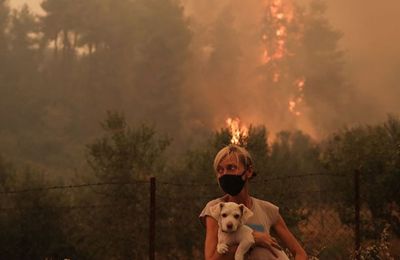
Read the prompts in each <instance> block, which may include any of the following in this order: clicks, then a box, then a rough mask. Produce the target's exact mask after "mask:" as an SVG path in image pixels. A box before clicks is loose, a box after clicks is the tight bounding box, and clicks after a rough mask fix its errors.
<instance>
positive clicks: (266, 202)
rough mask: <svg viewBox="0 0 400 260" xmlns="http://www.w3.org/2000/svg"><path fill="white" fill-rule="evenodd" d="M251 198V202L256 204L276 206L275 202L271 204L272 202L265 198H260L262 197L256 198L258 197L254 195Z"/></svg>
mask: <svg viewBox="0 0 400 260" xmlns="http://www.w3.org/2000/svg"><path fill="white" fill-rule="evenodd" d="M251 198H252V199H253V202H254V203H256V204H259V205H262V206H265V207H278V206H276V205H275V204H273V203H272V202H269V201H267V200H262V199H258V198H255V197H251Z"/></svg>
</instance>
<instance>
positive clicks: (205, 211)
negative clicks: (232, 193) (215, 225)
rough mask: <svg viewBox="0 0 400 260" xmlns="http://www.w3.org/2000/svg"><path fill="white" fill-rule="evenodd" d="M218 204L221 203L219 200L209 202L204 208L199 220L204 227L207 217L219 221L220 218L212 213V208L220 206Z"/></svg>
mask: <svg viewBox="0 0 400 260" xmlns="http://www.w3.org/2000/svg"><path fill="white" fill-rule="evenodd" d="M218 202H220V200H219V199H215V200H212V201H209V202H208V203H207V205H206V206H205V207H204V209H203V210H202V211H201V213H200V215H199V219H200V222H201V223H202V224H203V226H205V224H206V223H205V219H206V216H210V217H212V218H214V219H215V220H217V218H218V216H216V215H215V214H214V213H213V212H212V211H211V207H213V206H214V205H216V204H218Z"/></svg>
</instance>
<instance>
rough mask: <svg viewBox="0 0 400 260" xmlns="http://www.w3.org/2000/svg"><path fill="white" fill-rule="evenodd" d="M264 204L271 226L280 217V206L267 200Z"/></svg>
mask: <svg viewBox="0 0 400 260" xmlns="http://www.w3.org/2000/svg"><path fill="white" fill-rule="evenodd" d="M264 206H265V207H264V210H265V211H266V213H267V215H268V217H269V218H270V223H271V226H273V225H275V224H276V222H277V221H278V219H279V217H280V213H279V207H278V206H276V205H274V204H272V203H270V202H266V203H265V205H264Z"/></svg>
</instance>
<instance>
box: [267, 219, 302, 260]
mask: <svg viewBox="0 0 400 260" xmlns="http://www.w3.org/2000/svg"><path fill="white" fill-rule="evenodd" d="M273 227H274V229H275V231H276V233H277V235H278V236H279V238H280V239H281V240H282V242H283V243H285V245H286V246H287V247H288V248H289V250H290V252H291V253H292V254H293V255H294V257H295V259H296V260H306V259H307V254H306V251H304V249H303V248H302V247H301V245H300V244H299V242H298V241H297V239H296V238H295V237H294V236H293V234H292V233H291V232H290V230H289V229H288V227H287V226H286V223H285V221H284V220H283V218H282V217H281V216H279V219H278V221H277V222H276V224H275V225H274V226H273Z"/></svg>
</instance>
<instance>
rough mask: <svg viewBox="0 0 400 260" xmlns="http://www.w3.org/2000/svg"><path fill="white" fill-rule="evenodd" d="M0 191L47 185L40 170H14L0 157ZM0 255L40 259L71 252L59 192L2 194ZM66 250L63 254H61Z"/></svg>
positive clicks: (73, 253)
mask: <svg viewBox="0 0 400 260" xmlns="http://www.w3.org/2000/svg"><path fill="white" fill-rule="evenodd" d="M0 180H1V183H0V186H1V192H9V191H22V190H30V189H35V188H40V187H44V186H49V182H48V181H47V180H46V179H45V177H44V175H43V173H41V172H39V171H37V170H34V169H32V168H26V169H24V170H21V169H17V168H16V167H14V166H13V165H12V164H11V163H8V162H5V160H4V159H1V162H0ZM0 202H1V203H0V207H1V208H0V228H1V230H2V232H1V234H0V258H1V259H42V258H45V257H67V256H71V255H75V251H74V249H73V248H72V247H71V246H70V244H69V242H68V239H67V238H66V235H65V230H64V229H63V226H64V225H63V223H64V221H65V219H64V211H63V210H62V208H61V207H59V205H60V204H64V202H65V200H64V199H63V198H62V197H61V196H60V194H57V193H56V194H54V193H52V192H51V191H48V190H36V191H25V192H19V193H8V194H7V193H6V194H2V198H1V200H0ZM65 253H66V254H65Z"/></svg>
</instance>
